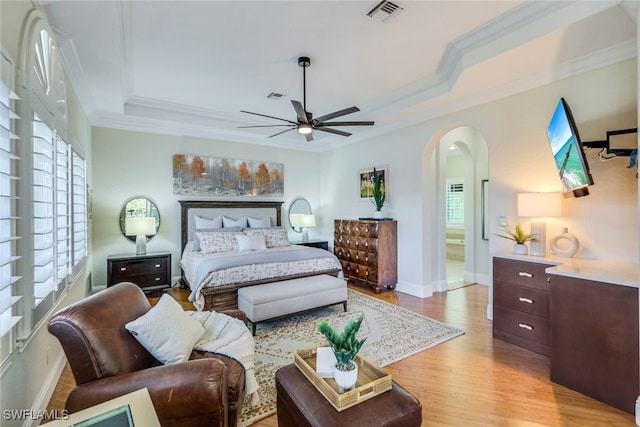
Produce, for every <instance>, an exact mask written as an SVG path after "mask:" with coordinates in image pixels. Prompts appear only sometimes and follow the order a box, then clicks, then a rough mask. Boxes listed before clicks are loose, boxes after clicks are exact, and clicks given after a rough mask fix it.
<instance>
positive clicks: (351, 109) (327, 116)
mask: <svg viewBox="0 0 640 427" xmlns="http://www.w3.org/2000/svg"><path fill="white" fill-rule="evenodd" d="M358 111H360V109H359V108H358V107H349V108H345V109H344V110H340V111H334V112H333V113H329V114H325V115H324V116H320V117H316V118H315V120H314V123H322V122H324V121H325V120H331V119H334V118H336V117H340V116H346V115H347V114H351V113H356V112H358Z"/></svg>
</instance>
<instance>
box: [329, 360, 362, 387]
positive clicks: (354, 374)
mask: <svg viewBox="0 0 640 427" xmlns="http://www.w3.org/2000/svg"><path fill="white" fill-rule="evenodd" d="M333 379H334V380H335V381H336V384H338V393H344V392H345V391H348V390H351V389H352V388H353V387H354V386H355V385H356V382H358V365H357V364H356V363H355V362H352V363H351V365H343V364H339V363H336V364H335V366H334V367H333Z"/></svg>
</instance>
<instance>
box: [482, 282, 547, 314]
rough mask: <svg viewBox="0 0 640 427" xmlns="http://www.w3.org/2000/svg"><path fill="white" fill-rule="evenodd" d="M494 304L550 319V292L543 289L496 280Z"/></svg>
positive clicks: (494, 284)
mask: <svg viewBox="0 0 640 427" xmlns="http://www.w3.org/2000/svg"><path fill="white" fill-rule="evenodd" d="M493 304H494V306H498V307H502V308H507V309H510V310H514V311H520V312H523V313H529V314H533V315H535V316H538V317H542V318H544V319H549V292H548V291H545V290H542V289H536V288H528V287H524V286H518V285H513V284H510V283H504V282H494V283H493Z"/></svg>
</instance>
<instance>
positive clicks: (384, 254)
mask: <svg viewBox="0 0 640 427" xmlns="http://www.w3.org/2000/svg"><path fill="white" fill-rule="evenodd" d="M333 245H334V253H335V255H336V256H337V257H338V259H339V260H340V262H341V264H342V270H343V271H344V277H345V279H347V280H349V281H352V282H355V283H360V284H364V285H367V286H370V287H371V289H373V291H374V292H375V293H380V291H381V290H382V289H383V288H385V287H387V288H389V289H395V287H396V284H397V283H398V222H397V221H393V220H379V221H377V220H346V219H336V220H335V221H334V235H333Z"/></svg>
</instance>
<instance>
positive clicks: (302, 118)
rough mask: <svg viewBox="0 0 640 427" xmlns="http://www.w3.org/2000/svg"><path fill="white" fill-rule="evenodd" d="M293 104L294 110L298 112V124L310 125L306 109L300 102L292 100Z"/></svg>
mask: <svg viewBox="0 0 640 427" xmlns="http://www.w3.org/2000/svg"><path fill="white" fill-rule="evenodd" d="M291 104H293V109H294V110H296V116H298V122H300V123H309V119H308V118H307V112H306V111H304V107H303V106H302V104H301V103H300V101H295V100H293V99H292V100H291Z"/></svg>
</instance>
